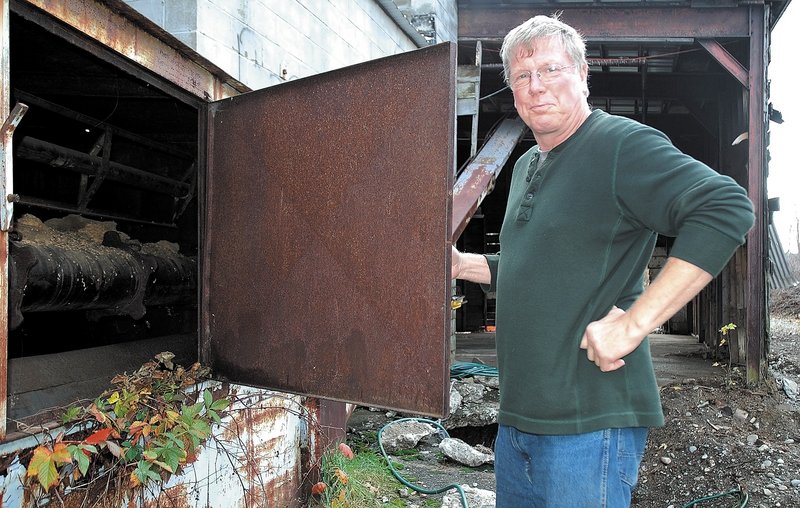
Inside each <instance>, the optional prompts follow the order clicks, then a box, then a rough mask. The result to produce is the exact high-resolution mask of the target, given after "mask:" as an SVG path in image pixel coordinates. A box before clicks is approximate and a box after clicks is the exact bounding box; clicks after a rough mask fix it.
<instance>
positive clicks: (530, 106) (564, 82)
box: [509, 37, 589, 149]
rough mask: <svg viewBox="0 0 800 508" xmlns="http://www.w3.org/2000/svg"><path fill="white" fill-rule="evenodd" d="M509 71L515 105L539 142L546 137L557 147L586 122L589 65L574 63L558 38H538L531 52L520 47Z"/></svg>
mask: <svg viewBox="0 0 800 508" xmlns="http://www.w3.org/2000/svg"><path fill="white" fill-rule="evenodd" d="M554 69H556V70H555V71H554ZM509 70H510V75H509V83H510V84H511V89H512V91H513V93H514V106H515V107H516V108H517V112H518V113H519V116H520V117H521V118H522V120H523V121H524V122H525V123H526V124H527V125H528V127H530V128H531V130H532V131H533V133H534V135H535V136H536V138H537V140H539V142H540V143H541V140H542V139H545V138H547V139H548V140H556V143H554V144H552V146H555V144H558V143H560V142H561V141H564V140H565V139H566V138H568V137H569V136H570V135H571V134H572V133H573V132H575V130H577V128H578V127H579V126H580V125H581V123H583V120H584V119H585V118H586V114H587V112H588V111H589V109H588V105H587V102H586V93H585V91H586V90H587V87H586V77H587V73H588V68H587V67H586V65H581V66H577V65H574V62H573V61H572V59H571V58H570V57H569V55H568V54H567V52H566V51H565V50H564V48H563V47H562V45H561V42H560V41H559V40H558V39H555V38H552V37H548V38H544V39H539V40H538V41H536V43H535V47H534V48H533V51H532V52H531V51H529V48H521V49H520V50H518V51H517V52H516V55H515V56H514V58H513V59H512V61H511V64H510V66H509ZM548 70H549V71H550V72H548ZM537 71H539V72H538V74H539V76H537ZM528 78H529V79H528ZM542 79H544V81H542ZM552 146H549V147H548V149H549V148H551V147H552Z"/></svg>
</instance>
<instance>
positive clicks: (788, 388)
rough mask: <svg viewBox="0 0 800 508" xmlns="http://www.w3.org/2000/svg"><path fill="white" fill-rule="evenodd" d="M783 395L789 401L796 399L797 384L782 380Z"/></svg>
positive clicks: (787, 379) (789, 380)
mask: <svg viewBox="0 0 800 508" xmlns="http://www.w3.org/2000/svg"><path fill="white" fill-rule="evenodd" d="M782 384H783V393H785V394H786V396H787V397H789V398H790V399H791V400H796V399H797V394H798V388H797V383H795V382H794V381H792V380H791V379H789V378H788V377H784V378H783V383H782Z"/></svg>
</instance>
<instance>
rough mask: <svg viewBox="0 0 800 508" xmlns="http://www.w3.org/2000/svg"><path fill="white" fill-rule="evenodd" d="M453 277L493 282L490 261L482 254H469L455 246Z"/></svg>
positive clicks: (480, 282)
mask: <svg viewBox="0 0 800 508" xmlns="http://www.w3.org/2000/svg"><path fill="white" fill-rule="evenodd" d="M452 252H453V253H452V269H451V277H452V278H454V279H464V280H468V281H470V282H477V283H478V284H491V282H492V273H491V272H490V271H489V263H488V262H487V261H486V257H485V256H483V255H482V254H467V253H465V252H459V251H458V249H456V248H455V247H453V251H452Z"/></svg>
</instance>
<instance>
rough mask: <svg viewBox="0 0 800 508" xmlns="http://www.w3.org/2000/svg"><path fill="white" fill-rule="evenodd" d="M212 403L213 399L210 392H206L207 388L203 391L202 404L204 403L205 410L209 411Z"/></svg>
mask: <svg viewBox="0 0 800 508" xmlns="http://www.w3.org/2000/svg"><path fill="white" fill-rule="evenodd" d="M213 402H214V398H213V397H212V396H211V392H210V391H208V388H206V389H205V390H203V403H205V406H206V409H210V408H211V404H212V403H213Z"/></svg>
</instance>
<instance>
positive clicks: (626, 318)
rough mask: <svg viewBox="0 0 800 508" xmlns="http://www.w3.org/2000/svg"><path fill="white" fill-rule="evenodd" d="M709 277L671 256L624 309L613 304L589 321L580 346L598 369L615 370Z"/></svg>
mask: <svg viewBox="0 0 800 508" xmlns="http://www.w3.org/2000/svg"><path fill="white" fill-rule="evenodd" d="M712 278H713V277H712V276H711V274H710V273H708V272H706V271H705V270H703V269H702V268H699V267H698V266H696V265H693V264H692V263H689V262H688V261H684V260H682V259H680V258H675V257H671V258H669V259H668V260H667V263H666V265H665V266H664V268H663V269H662V270H661V273H659V275H658V277H656V279H655V280H654V281H653V282H652V283H651V284H650V285H649V286H648V287H647V289H646V290H645V291H644V293H642V295H641V296H640V297H639V299H638V300H636V302H635V303H634V304H633V306H631V308H630V309H628V311H627V312H626V311H624V310H622V309H620V308H617V307H614V308H612V309H611V311H609V313H608V314H606V316H605V317H604V318H602V319H600V320H599V321H594V322H592V323H589V325H588V326H587V327H586V331H585V332H584V334H583V339H582V341H581V348H582V349H585V350H586V355H587V356H588V358H589V360H590V361H592V362H594V363H595V364H596V365H597V366H598V367H600V370H602V371H603V372H608V371H612V370H617V369H619V368H620V367H622V366H623V365H625V361H624V360H623V359H622V358H623V357H624V356H626V355H628V354H630V353H631V352H632V351H633V350H634V349H636V348H637V347H638V346H639V344H641V342H642V341H643V340H644V338H645V337H646V336H647V334H648V333H650V332H651V331H653V330H654V329H655V328H657V327H658V326H659V325H661V324H662V323H664V322H665V321H667V320H668V319H669V318H670V317H672V316H673V315H674V314H675V313H676V312H678V311H679V310H680V309H681V308H683V306H684V305H686V304H687V303H689V301H691V299H692V298H694V297H695V295H697V293H699V292H700V290H702V289H703V288H704V287H705V286H706V285H707V284H708V283H709V282H711V279H712Z"/></svg>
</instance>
